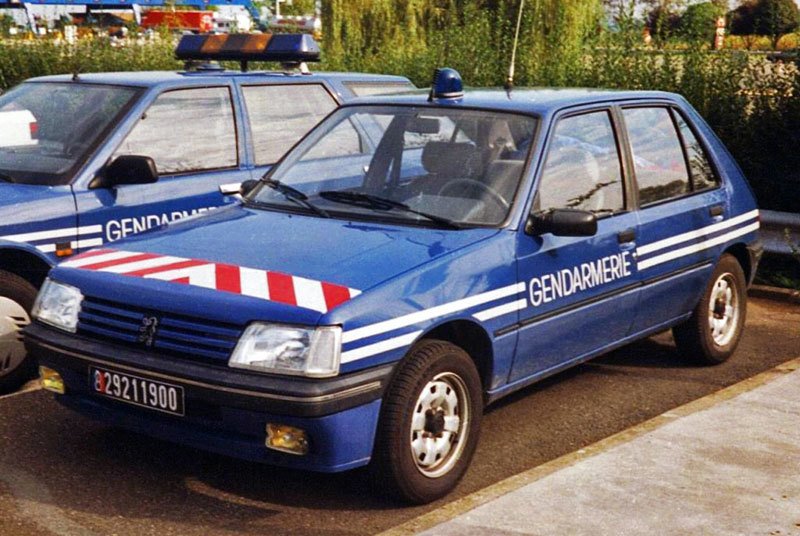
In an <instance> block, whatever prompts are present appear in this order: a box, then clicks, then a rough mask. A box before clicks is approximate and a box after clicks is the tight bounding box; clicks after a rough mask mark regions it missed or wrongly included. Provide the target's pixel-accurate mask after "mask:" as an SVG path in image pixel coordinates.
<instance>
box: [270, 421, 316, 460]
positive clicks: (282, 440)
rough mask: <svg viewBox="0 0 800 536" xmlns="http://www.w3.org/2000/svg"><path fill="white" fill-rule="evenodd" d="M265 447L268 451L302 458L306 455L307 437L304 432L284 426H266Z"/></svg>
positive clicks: (271, 424)
mask: <svg viewBox="0 0 800 536" xmlns="http://www.w3.org/2000/svg"><path fill="white" fill-rule="evenodd" d="M266 446H267V448H269V449H273V450H279V451H281V452H288V453H289V454H297V455H298V456H302V455H303V454H308V437H307V436H306V432H305V430H301V429H300V428H295V427H294V426H288V425H285V424H273V423H269V424H267V440H266Z"/></svg>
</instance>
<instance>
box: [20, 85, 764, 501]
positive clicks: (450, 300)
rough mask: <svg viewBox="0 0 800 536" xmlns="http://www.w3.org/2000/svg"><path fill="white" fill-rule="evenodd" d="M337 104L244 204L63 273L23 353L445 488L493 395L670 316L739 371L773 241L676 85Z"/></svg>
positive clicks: (196, 422) (227, 447) (293, 448)
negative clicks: (762, 232)
mask: <svg viewBox="0 0 800 536" xmlns="http://www.w3.org/2000/svg"><path fill="white" fill-rule="evenodd" d="M436 80H437V81H436V84H435V85H434V88H433V90H432V91H431V94H430V96H429V97H426V96H422V95H416V96H394V97H383V98H378V97H376V98H371V99H365V100H362V101H359V102H357V103H350V104H347V105H345V106H344V107H342V108H340V109H339V110H337V111H336V112H334V113H333V114H332V115H331V116H330V117H328V118H327V119H326V120H325V121H324V122H323V123H322V124H321V125H319V126H318V127H317V128H315V129H314V130H313V131H312V132H311V133H310V134H309V135H308V136H307V137H306V138H304V140H303V141H302V142H300V143H299V144H298V145H297V146H296V147H295V148H294V149H293V150H292V151H291V152H290V153H289V154H288V155H287V156H286V158H285V159H284V160H283V161H282V162H281V163H280V164H279V165H278V166H277V167H276V168H274V169H273V170H272V172H271V173H270V174H269V175H267V176H266V177H265V178H264V179H263V180H261V181H260V182H258V183H257V184H252V183H251V184H248V185H246V188H245V189H251V190H250V191H249V193H247V194H246V195H245V201H244V204H243V205H242V206H235V207H230V208H225V209H221V210H217V211H215V212H214V213H212V214H210V215H207V216H205V217H202V218H199V219H196V220H195V221H192V222H183V223H178V224H174V225H171V226H170V227H169V228H167V229H166V230H161V231H156V232H153V233H149V234H146V235H142V236H140V237H134V238H133V239H129V240H126V241H125V242H123V243H120V244H119V245H118V246H117V245H112V246H110V247H108V248H102V249H97V250H95V251H91V252H88V253H86V254H83V255H80V256H78V257H76V258H75V259H73V260H70V261H67V262H65V263H64V264H62V265H60V266H59V267H57V268H55V269H54V270H53V271H52V272H51V273H50V276H49V278H48V280H47V282H46V283H45V285H44V287H43V288H42V291H41V293H40V295H39V297H38V300H37V303H36V306H35V310H34V317H35V319H36V321H35V322H34V323H32V324H31V325H30V326H29V327H28V328H27V329H26V334H27V339H26V340H27V344H28V347H29V348H30V349H31V351H32V352H34V353H35V355H36V356H37V357H38V358H39V360H40V362H41V364H42V365H43V366H42V369H41V375H42V379H43V382H44V386H45V388H47V389H49V390H51V391H54V392H56V393H59V394H58V395H57V397H56V398H57V400H59V401H60V402H61V403H63V404H64V405H66V406H68V407H70V408H73V409H75V410H77V411H80V412H82V413H84V414H87V415H90V416H94V417H96V418H98V419H103V420H106V421H108V422H111V423H113V424H115V425H119V426H125V427H129V428H131V429H133V430H139V431H141V432H143V433H146V434H151V435H154V436H157V437H161V438H165V439H168V440H171V441H177V442H181V443H186V444H189V445H194V446H196V447H198V448H203V449H210V450H213V451H216V452H220V453H223V454H226V455H230V456H238V457H245V458H249V459H252V460H257V461H260V462H266V463H271V464H277V465H283V466H289V467H296V468H303V469H310V470H316V471H343V470H347V469H352V468H354V467H359V466H363V465H367V464H371V465H372V468H373V470H374V474H375V475H376V478H377V479H378V480H379V481H380V482H381V483H382V484H383V485H382V489H387V490H391V491H393V492H394V493H395V494H397V495H398V496H400V497H402V498H403V499H405V500H408V501H411V502H417V503H420V502H427V501H431V500H434V499H436V498H438V497H441V496H443V495H444V494H446V493H447V492H448V491H449V490H451V489H452V488H453V487H454V486H455V485H456V483H457V482H458V481H459V479H460V478H461V477H462V476H463V474H464V472H465V471H466V469H467V466H468V465H469V462H470V459H471V457H472V455H473V453H474V451H475V446H476V443H477V440H478V434H479V430H480V423H481V415H482V412H483V409H484V407H485V406H486V405H487V404H490V403H492V402H494V401H495V400H497V399H499V398H501V397H503V396H504V395H507V394H509V393H511V392H514V391H516V390H518V389H520V388H522V387H524V386H526V385H529V384H531V383H532V382H535V381H537V380H540V379H542V378H544V377H547V376H549V375H552V374H554V373H556V372H558V371H561V370H564V369H565V368H567V367H571V366H574V365H576V364H578V363H581V362H584V361H586V360H588V359H591V358H593V357H595V356H597V355H599V354H602V353H604V352H607V351H609V350H611V349H614V348H616V347H619V346H621V345H623V344H626V343H628V342H630V341H633V340H635V339H640V338H642V337H647V336H649V335H651V334H654V333H657V332H661V331H664V330H666V329H669V328H672V330H673V333H674V335H675V340H676V342H677V345H678V347H679V350H680V351H681V352H683V353H684V354H686V355H687V356H688V357H691V358H693V359H694V360H696V361H697V362H699V363H705V364H715V363H721V362H723V361H725V360H727V359H728V358H729V357H730V356H731V354H732V353H733V352H734V349H735V348H736V346H737V343H738V342H739V339H740V336H741V334H742V329H743V326H744V321H745V312H746V294H745V290H746V287H747V285H748V284H749V282H750V281H751V279H752V277H753V274H754V273H755V271H756V266H757V263H758V260H759V258H760V253H761V247H760V244H759V241H758V234H757V231H758V228H759V219H758V211H757V209H756V205H755V202H754V199H753V196H752V194H751V192H750V190H749V188H748V185H747V184H746V182H745V180H744V177H743V176H742V174H741V172H740V171H739V168H738V167H737V166H736V164H735V162H734V161H733V160H732V158H731V156H730V155H729V153H728V152H727V150H726V149H725V147H724V146H723V145H722V144H721V143H720V141H719V139H718V138H717V137H716V136H715V135H714V133H713V132H712V131H711V130H710V129H709V127H708V126H707V125H706V123H705V122H704V121H703V120H702V119H701V118H700V117H699V116H698V114H697V113H696V112H695V111H694V110H693V109H692V108H691V106H689V104H688V103H687V102H686V101H685V100H684V99H683V98H681V97H680V96H678V95H675V94H670V93H661V92H641V91H621V92H611V91H592V90H517V91H514V92H513V93H511V94H510V95H507V93H506V92H503V91H471V92H467V93H466V94H465V93H463V92H462V90H461V84H460V79H459V77H458V76H457V74H456V73H455V72H453V71H451V70H442V71H440V72H439V73H438V76H437V79H436Z"/></svg>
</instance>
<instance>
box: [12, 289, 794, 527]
mask: <svg viewBox="0 0 800 536" xmlns="http://www.w3.org/2000/svg"><path fill="white" fill-rule="evenodd" d="M796 357H800V307H798V306H797V305H790V304H784V303H779V302H772V301H765V300H758V299H751V301H750V311H749V317H748V323H747V329H746V331H745V336H744V339H743V341H742V343H741V346H740V347H739V350H738V351H737V353H736V354H735V356H734V357H733V358H732V360H731V361H729V362H728V363H725V364H723V365H721V366H718V367H695V366H693V365H692V364H690V363H687V362H686V361H684V360H683V359H681V357H680V356H679V355H678V354H677V353H676V351H675V348H674V346H673V344H672V340H671V338H670V337H669V335H666V334H665V335H661V336H658V337H655V338H652V339H649V340H646V341H643V342H640V343H636V344H634V345H631V346H628V347H626V348H624V349H622V350H619V351H617V352H614V353H613V354H609V355H608V356H605V357H603V358H600V359H597V360H595V361H592V362H590V363H588V364H585V365H582V366H580V367H577V368H575V369H573V370H571V371H569V372H566V373H564V374H561V375H558V376H557V377H554V378H551V379H549V380H547V381H545V382H542V383H540V384H538V385H536V386H533V387H531V388H528V389H526V390H524V391H523V392H521V393H518V394H515V395H512V396H511V397H509V398H507V399H505V400H503V401H501V402H500V403H498V404H496V405H494V406H492V407H491V408H489V410H488V411H487V414H486V416H485V419H484V426H483V435H482V437H481V443H480V445H479V447H478V452H477V454H476V456H475V459H474V461H473V464H472V467H471V469H470V471H469V472H468V474H467V476H466V478H465V480H464V481H463V482H462V484H461V485H460V486H459V487H458V489H457V490H456V491H455V492H454V493H453V494H451V496H449V497H447V498H446V499H443V500H441V501H439V502H438V503H434V504H432V505H428V506H424V507H414V508H408V507H404V506H402V505H398V504H394V503H392V502H389V501H387V500H384V499H382V498H380V497H376V496H375V495H374V493H373V492H372V491H371V490H370V487H369V485H368V482H367V478H366V475H365V474H364V473H363V472H359V471H355V472H349V473H344V474H339V475H319V474H313V473H304V472H300V471H288V470H282V469H276V468H272V467H265V466H259V465H254V464H250V463H245V462H240V461H237V460H234V459H228V458H224V457H220V456H216V455H211V454H206V453H203V452H199V451H195V450H192V449H187V448H184V447H180V446H176V445H172V444H169V443H163V442H159V441H155V440H152V439H149V438H147V437H143V436H138V435H135V434H131V433H128V432H124V431H120V430H116V429H113V428H107V427H103V426H100V425H98V424H96V423H94V422H92V421H90V420H87V419H84V418H83V417H80V416H78V415H75V414H72V413H70V412H69V411H67V410H65V409H63V408H61V406H59V405H58V404H57V403H56V402H54V401H53V399H52V396H51V395H50V394H48V393H45V392H42V391H35V392H29V393H24V394H19V395H15V396H11V397H8V398H3V399H0V535H5V534H9V535H11V534H13V535H16V534H20V535H22V534H36V535H40V534H57V535H65V536H75V535H85V534H119V535H123V534H137V535H147V534H153V535H168V534H186V535H201V534H202V535H206V534H215V535H229V534H231V535H232V534H237V535H243V534H270V535H271V536H274V535H280V534H374V533H376V532H380V531H382V530H385V529H389V528H391V527H394V526H396V525H399V524H401V523H403V522H405V521H408V520H410V519H412V518H414V517H416V516H418V515H421V514H423V513H426V512H428V511H430V510H433V509H435V508H438V507H441V506H442V505H444V504H446V503H447V502H448V501H452V500H454V499H457V498H459V497H462V496H464V495H466V494H469V493H472V492H475V491H477V490H479V489H481V488H483V487H485V486H488V485H490V484H493V483H495V482H497V481H499V480H502V479H504V478H506V477H509V476H511V475H514V474H517V473H519V472H522V471H525V470H527V469H529V468H531V467H534V466H536V465H539V464H541V463H544V462H546V461H549V460H552V459H554V458H557V457H559V456H561V455H564V454H566V453H569V452H573V451H575V450H577V449H579V448H581V447H584V446H586V445H589V444H591V443H593V442H595V441H597V440H599V439H602V438H604V437H607V436H610V435H612V434H614V433H616V432H619V431H621V430H624V429H626V428H628V427H630V426H632V425H634V424H638V423H640V422H642V421H645V420H647V419H649V418H651V417H654V416H656V415H658V414H661V413H663V412H665V411H667V410H669V409H671V408H674V407H676V406H678V405H681V404H683V403H686V402H689V401H691V400H694V399H697V398H700V397H702V396H704V395H706V394H709V393H711V392H714V391H717V390H719V389H720V388H722V387H725V386H728V385H731V384H733V383H736V382H738V381H741V380H743V379H745V378H748V377H751V376H753V375H755V374H757V373H759V372H761V371H764V370H767V369H769V368H771V367H773V366H775V365H777V364H779V363H782V362H785V361H788V360H790V359H793V358H796Z"/></svg>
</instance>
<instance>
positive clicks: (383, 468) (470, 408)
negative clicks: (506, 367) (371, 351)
mask: <svg viewBox="0 0 800 536" xmlns="http://www.w3.org/2000/svg"><path fill="white" fill-rule="evenodd" d="M482 411H483V404H482V401H481V382H480V378H479V376H478V371H477V369H476V368H475V364H474V363H473V361H472V359H471V358H470V357H469V355H467V353H466V352H464V351H463V350H462V349H461V348H459V347H457V346H455V345H453V344H450V343H447V342H443V341H435V340H429V341H423V342H422V343H421V344H419V345H418V346H416V347H415V348H414V349H412V350H411V353H410V355H409V356H408V358H407V360H406V361H405V362H404V363H403V364H402V365H401V368H400V370H399V371H398V372H397V374H396V375H395V377H394V379H393V380H392V383H391V385H390V386H389V389H388V392H387V394H386V396H385V398H384V405H383V410H382V413H381V420H380V423H379V426H378V436H377V438H376V447H375V454H374V457H373V462H372V469H373V473H374V476H375V477H376V482H377V483H378V484H379V486H380V489H381V490H382V491H389V492H390V493H391V494H393V495H394V496H396V497H398V498H400V499H402V500H404V501H408V502H411V503H416V504H423V503H427V502H431V501H434V500H436V499H438V498H440V497H443V496H444V495H446V494H447V493H449V492H450V491H451V490H452V489H453V488H454V487H455V486H456V484H458V482H459V481H460V480H461V478H462V477H463V476H464V473H465V472H466V470H467V467H468V466H469V463H470V460H471V459H472V455H473V454H474V452H475V446H476V444H477V441H478V435H479V432H480V421H481V416H482Z"/></svg>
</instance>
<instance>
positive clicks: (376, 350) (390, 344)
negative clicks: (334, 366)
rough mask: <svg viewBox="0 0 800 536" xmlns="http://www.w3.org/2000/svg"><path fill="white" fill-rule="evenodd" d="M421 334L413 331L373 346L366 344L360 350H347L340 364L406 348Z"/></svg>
mask: <svg viewBox="0 0 800 536" xmlns="http://www.w3.org/2000/svg"><path fill="white" fill-rule="evenodd" d="M421 334H422V331H421V330H420V331H415V332H413V333H407V334H405V335H400V336H399V337H394V338H391V339H386V340H383V341H381V342H376V343H375V344H368V345H367V346H362V347H361V348H356V349H355V350H349V351H347V352H344V353H343V354H342V361H341V362H342V363H349V362H351V361H356V360H358V359H364V358H365V357H370V356H373V355H378V354H382V353H383V352H388V351H389V350H395V349H397V348H402V347H403V346H408V345H409V344H411V343H412V342H414V341H415V340H416V339H417V337H419V336H420V335H421Z"/></svg>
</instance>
